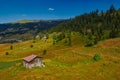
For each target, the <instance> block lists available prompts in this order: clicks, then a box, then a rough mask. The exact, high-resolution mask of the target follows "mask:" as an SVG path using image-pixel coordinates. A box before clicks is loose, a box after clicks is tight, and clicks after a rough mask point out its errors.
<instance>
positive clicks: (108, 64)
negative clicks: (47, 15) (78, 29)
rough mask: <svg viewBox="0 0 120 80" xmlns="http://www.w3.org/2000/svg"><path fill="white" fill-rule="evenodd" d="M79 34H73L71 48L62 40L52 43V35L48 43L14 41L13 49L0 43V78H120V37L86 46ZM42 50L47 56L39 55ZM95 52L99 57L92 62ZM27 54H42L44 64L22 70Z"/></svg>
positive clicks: (88, 79) (86, 79) (33, 79)
mask: <svg viewBox="0 0 120 80" xmlns="http://www.w3.org/2000/svg"><path fill="white" fill-rule="evenodd" d="M79 36H80V35H79V34H77V33H74V35H73V36H72V46H71V47H67V46H63V45H62V44H63V42H64V40H63V41H61V42H59V43H58V44H57V45H55V46H52V39H51V38H50V39H49V40H48V41H47V42H43V41H40V40H39V39H37V41H36V43H32V41H26V42H21V43H15V44H13V46H14V49H13V50H10V49H9V47H10V44H4V45H0V80H16V79H19V80H119V79H120V72H119V69H120V59H119V57H120V38H116V39H110V40H105V41H101V42H99V43H98V45H95V46H94V47H89V48H86V47H84V45H83V44H84V42H83V40H82V38H81V37H79ZM31 44H33V45H34V47H33V48H30V45H31ZM44 49H46V50H47V54H46V55H42V51H43V50H44ZM5 52H9V55H5ZM95 53H101V54H102V60H100V61H97V62H93V60H92V57H93V56H94V54H95ZM30 54H37V55H40V56H43V57H44V62H45V65H46V67H45V68H33V69H25V68H24V67H23V66H22V61H20V60H21V59H22V58H23V57H25V56H28V55H30Z"/></svg>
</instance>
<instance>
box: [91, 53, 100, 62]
mask: <svg viewBox="0 0 120 80" xmlns="http://www.w3.org/2000/svg"><path fill="white" fill-rule="evenodd" d="M100 59H102V56H101V54H99V53H97V54H95V55H94V57H93V60H94V61H99V60H100Z"/></svg>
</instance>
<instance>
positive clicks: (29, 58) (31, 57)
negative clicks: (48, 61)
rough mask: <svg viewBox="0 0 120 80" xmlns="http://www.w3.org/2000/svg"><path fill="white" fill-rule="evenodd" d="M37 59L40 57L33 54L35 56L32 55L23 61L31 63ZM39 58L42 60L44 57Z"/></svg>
mask: <svg viewBox="0 0 120 80" xmlns="http://www.w3.org/2000/svg"><path fill="white" fill-rule="evenodd" d="M36 57H39V56H37V55H34V54H33V55H30V56H27V57H25V58H23V60H24V61H27V62H30V61H32V60H33V59H35V58H36ZM39 58H42V57H39Z"/></svg>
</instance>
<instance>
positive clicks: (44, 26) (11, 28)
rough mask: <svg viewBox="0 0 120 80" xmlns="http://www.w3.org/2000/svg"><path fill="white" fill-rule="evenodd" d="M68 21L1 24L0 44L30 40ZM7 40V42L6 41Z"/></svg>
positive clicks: (27, 21)
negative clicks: (9, 41)
mask: <svg viewBox="0 0 120 80" xmlns="http://www.w3.org/2000/svg"><path fill="white" fill-rule="evenodd" d="M65 21H66V20H19V21H16V22H11V23H5V24H0V43H4V42H8V40H28V39H32V38H33V36H35V35H37V34H38V33H39V32H44V31H47V30H49V29H50V28H52V27H53V26H56V25H58V24H60V23H62V22H65ZM6 40H7V41H6Z"/></svg>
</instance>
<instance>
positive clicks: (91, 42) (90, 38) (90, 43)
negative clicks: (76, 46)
mask: <svg viewBox="0 0 120 80" xmlns="http://www.w3.org/2000/svg"><path fill="white" fill-rule="evenodd" d="M96 43H97V39H96V36H94V35H92V34H89V35H88V37H87V41H86V45H85V46H86V47H90V46H93V45H95V44H96Z"/></svg>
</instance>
